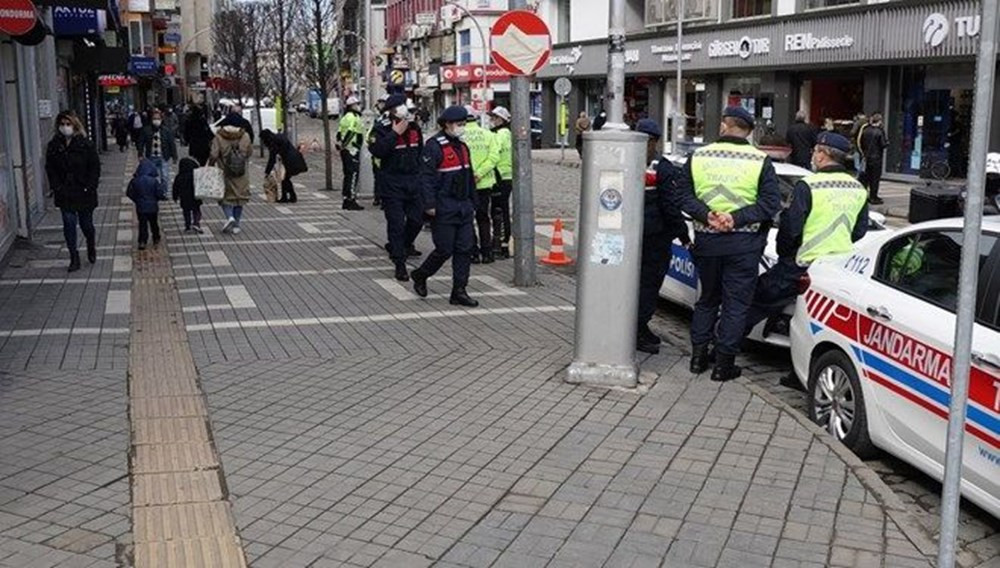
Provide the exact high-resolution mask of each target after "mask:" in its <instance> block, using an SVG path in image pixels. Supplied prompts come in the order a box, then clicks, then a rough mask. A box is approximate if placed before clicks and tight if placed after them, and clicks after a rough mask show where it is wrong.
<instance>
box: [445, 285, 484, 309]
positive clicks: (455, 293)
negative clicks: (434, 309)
mask: <svg viewBox="0 0 1000 568" xmlns="http://www.w3.org/2000/svg"><path fill="white" fill-rule="evenodd" d="M448 303H450V304H451V305H453V306H465V307H467V308H474V307H476V306H478V305H479V302H477V301H475V300H473V299H472V298H470V297H469V295H468V294H467V293H466V292H465V288H455V289H454V290H452V291H451V298H450V299H449V300H448Z"/></svg>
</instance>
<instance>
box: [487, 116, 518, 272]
mask: <svg viewBox="0 0 1000 568" xmlns="http://www.w3.org/2000/svg"><path fill="white" fill-rule="evenodd" d="M490 118H491V119H492V120H493V135H494V136H495V137H496V143H497V169H496V174H497V183H496V185H494V186H493V195H492V196H491V198H490V202H491V209H492V217H493V255H494V256H495V257H496V258H498V259H506V258H510V194H511V190H512V188H513V182H512V180H513V178H514V164H513V161H512V160H513V154H512V153H511V144H512V139H511V132H510V111H509V110H507V109H506V108H504V107H502V106H498V107H496V108H494V109H493V110H492V111H490Z"/></svg>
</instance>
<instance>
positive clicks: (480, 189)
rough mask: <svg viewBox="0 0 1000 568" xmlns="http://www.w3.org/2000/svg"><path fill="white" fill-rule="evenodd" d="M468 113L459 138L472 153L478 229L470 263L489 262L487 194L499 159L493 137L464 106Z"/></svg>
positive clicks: (491, 249)
mask: <svg viewBox="0 0 1000 568" xmlns="http://www.w3.org/2000/svg"><path fill="white" fill-rule="evenodd" d="M465 111H466V112H467V113H468V115H469V116H468V118H467V119H466V121H467V124H466V126H465V135H464V136H462V142H465V145H466V146H468V147H469V153H470V154H471V156H472V175H473V176H475V182H476V227H477V228H478V229H479V234H478V238H477V240H476V248H475V249H474V250H473V251H472V264H479V263H480V262H482V263H483V264H490V263H491V262H493V235H492V231H491V227H490V197H491V196H492V195H493V186H494V185H496V183H497V179H496V174H495V173H494V170H495V169H496V167H497V161H498V159H499V155H498V150H499V149H498V148H497V143H496V137H495V136H493V133H492V132H491V131H489V130H486V129H485V128H483V127H482V126H481V125H480V124H479V113H478V112H477V111H476V110H475V109H474V108H472V107H465Z"/></svg>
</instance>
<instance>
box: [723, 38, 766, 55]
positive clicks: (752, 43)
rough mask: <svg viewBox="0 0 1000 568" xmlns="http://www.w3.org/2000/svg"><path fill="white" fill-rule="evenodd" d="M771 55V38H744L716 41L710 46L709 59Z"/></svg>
mask: <svg viewBox="0 0 1000 568" xmlns="http://www.w3.org/2000/svg"><path fill="white" fill-rule="evenodd" d="M767 53H771V38H766V37H759V38H751V37H750V36H743V37H742V38H740V39H739V40H733V41H719V40H715V41H713V42H712V43H710V44H708V57H709V58H716V57H735V56H737V55H738V56H739V57H740V59H747V58H748V57H750V56H751V55H764V54H767Z"/></svg>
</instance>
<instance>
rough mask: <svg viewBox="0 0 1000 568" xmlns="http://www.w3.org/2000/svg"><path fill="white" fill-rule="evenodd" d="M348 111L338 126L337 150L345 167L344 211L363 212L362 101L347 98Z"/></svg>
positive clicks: (353, 97)
mask: <svg viewBox="0 0 1000 568" xmlns="http://www.w3.org/2000/svg"><path fill="white" fill-rule="evenodd" d="M346 107H347V109H346V110H345V111H344V114H343V115H341V117H340V124H339V125H338V126H337V150H338V151H340V162H341V164H342V165H343V167H344V192H343V193H344V204H343V207H344V209H346V210H348V211H361V210H363V209H364V207H362V206H361V205H358V173H359V171H360V170H361V144H363V143H364V136H365V128H364V125H363V124H362V122H361V101H360V100H358V97H355V96H354V95H351V96H349V97H347V102H346Z"/></svg>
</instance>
